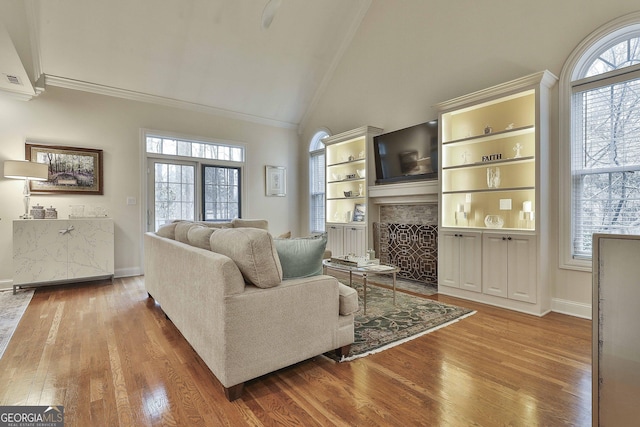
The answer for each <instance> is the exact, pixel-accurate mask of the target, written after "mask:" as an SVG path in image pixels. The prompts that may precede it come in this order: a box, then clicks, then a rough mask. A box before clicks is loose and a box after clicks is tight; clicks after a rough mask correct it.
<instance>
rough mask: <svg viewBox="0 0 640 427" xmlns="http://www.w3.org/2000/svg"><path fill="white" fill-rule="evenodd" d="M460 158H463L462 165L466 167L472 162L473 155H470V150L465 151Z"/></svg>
mask: <svg viewBox="0 0 640 427" xmlns="http://www.w3.org/2000/svg"><path fill="white" fill-rule="evenodd" d="M460 157H461V158H462V164H464V165H466V164H468V163H469V162H471V153H469V150H464V152H463V153H462V154H461V155H460Z"/></svg>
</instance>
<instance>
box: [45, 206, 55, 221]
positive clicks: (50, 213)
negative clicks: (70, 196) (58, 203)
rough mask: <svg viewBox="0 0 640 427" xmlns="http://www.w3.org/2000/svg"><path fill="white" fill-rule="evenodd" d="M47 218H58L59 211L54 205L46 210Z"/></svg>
mask: <svg viewBox="0 0 640 427" xmlns="http://www.w3.org/2000/svg"><path fill="white" fill-rule="evenodd" d="M44 217H45V219H58V211H57V210H56V208H54V207H53V206H49V207H48V208H46V209H45V210H44Z"/></svg>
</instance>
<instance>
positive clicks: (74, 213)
mask: <svg viewBox="0 0 640 427" xmlns="http://www.w3.org/2000/svg"><path fill="white" fill-rule="evenodd" d="M69 207H70V208H71V214H69V218H84V205H70V206H69Z"/></svg>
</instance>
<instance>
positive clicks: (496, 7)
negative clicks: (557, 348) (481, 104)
mask: <svg viewBox="0 0 640 427" xmlns="http://www.w3.org/2000/svg"><path fill="white" fill-rule="evenodd" d="M638 9H640V6H639V5H638V3H637V2H632V1H629V0H606V1H604V0H602V1H595V0H592V1H585V0H562V1H557V0H538V1H535V2H532V1H525V0H513V1H509V2H505V1H503V0H483V1H471V0H466V1H465V0H457V1H448V2H447V1H424V0H402V1H394V2H391V1H386V0H373V3H372V5H371V7H370V8H369V11H368V13H367V15H366V16H365V18H364V20H363V23H362V25H361V27H360V29H359V31H358V33H357V34H356V35H355V37H354V40H353V42H352V44H351V46H350V47H349V49H348V50H347V52H346V53H345V55H344V57H343V59H342V61H341V62H340V64H339V66H338V67H337V69H336V72H335V74H334V76H333V79H332V81H331V82H330V84H329V85H328V87H327V90H326V91H325V92H324V94H323V95H322V96H321V98H320V99H319V101H318V103H317V105H316V108H315V110H314V112H313V113H312V114H310V115H309V118H308V120H306V121H305V123H304V124H303V128H302V143H301V146H302V147H303V150H301V151H304V150H306V147H307V144H308V141H309V140H310V138H311V136H312V134H313V132H314V130H316V129H317V128H319V127H322V126H326V127H327V128H329V129H331V130H332V131H333V132H334V133H339V132H343V131H346V130H349V129H352V128H356V127H359V126H363V125H372V126H378V127H382V128H384V129H385V131H391V130H395V129H400V128H403V127H406V126H410V125H413V124H417V123H421V122H424V121H426V120H429V119H433V118H435V117H436V115H437V113H436V111H435V109H434V108H433V105H434V104H436V103H439V102H442V101H446V100H449V99H452V98H455V97H457V96H460V95H464V94H467V93H471V92H475V91H477V90H480V89H484V88H487V87H490V86H493V85H496V84H499V83H503V82H506V81H509V80H513V79H515V78H519V77H522V76H525V75H528V74H531V73H534V72H537V71H541V70H544V69H548V70H550V71H551V72H553V73H554V74H556V75H557V76H559V75H560V71H561V69H562V66H563V64H564V62H565V61H566V59H567V57H568V56H569V54H570V53H571V51H572V50H573V49H574V48H575V46H576V45H577V44H578V43H579V42H580V41H581V40H582V39H583V38H585V37H586V36H587V35H588V34H589V33H591V32H592V31H594V30H595V29H596V28H598V27H600V26H601V25H603V24H605V23H606V22H607V21H610V20H612V19H614V18H617V17H619V16H621V15H624V14H627V13H630V12H633V11H635V10H638ZM554 97H555V98H554V102H555V103H556V104H557V86H556V88H555V92H554ZM557 113H558V110H557V105H554V117H553V118H552V139H551V146H552V157H553V162H556V163H552V164H551V165H550V168H549V170H550V173H551V175H552V181H551V182H557V177H558V165H557V160H556V158H557V147H558V144H559V143H561V141H559V140H558V120H557ZM303 159H304V155H303V153H302V152H301V154H300V161H301V162H302V161H303ZM302 164H305V163H302ZM302 178H303V179H306V177H305V176H304V174H303V175H302ZM305 183H306V181H305ZM302 187H304V185H303V186H302ZM304 188H306V187H304ZM554 191H555V193H554V194H553V195H552V209H553V211H557V206H558V194H557V186H554ZM301 195H302V193H301ZM307 205H308V199H307V198H305V197H304V196H303V197H301V209H302V210H303V212H308V207H307ZM550 220H551V221H552V223H553V226H552V229H553V230H554V233H553V234H554V235H556V236H557V234H558V233H557V230H558V218H557V216H554V217H553V218H550ZM551 246H552V247H550V248H548V250H550V251H551V253H552V254H553V255H554V256H555V258H557V253H558V244H557V242H555V241H554V242H552V245H551ZM551 280H552V283H553V284H554V290H553V296H554V302H553V303H554V309H555V310H558V311H570V312H573V313H574V314H578V315H587V316H588V315H589V307H590V305H591V275H590V273H585V272H577V271H570V270H560V269H559V268H557V267H556V268H554V269H553V271H552V277H551Z"/></svg>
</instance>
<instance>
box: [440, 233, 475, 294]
mask: <svg viewBox="0 0 640 427" xmlns="http://www.w3.org/2000/svg"><path fill="white" fill-rule="evenodd" d="M439 245H440V247H439V250H438V277H439V283H440V284H441V285H444V286H451V287H454V288H461V289H466V290H468V291H473V292H480V291H481V290H482V233H481V232H473V231H464V232H460V231H443V232H441V233H440V240H439Z"/></svg>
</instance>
